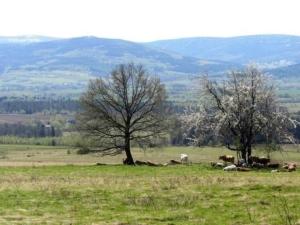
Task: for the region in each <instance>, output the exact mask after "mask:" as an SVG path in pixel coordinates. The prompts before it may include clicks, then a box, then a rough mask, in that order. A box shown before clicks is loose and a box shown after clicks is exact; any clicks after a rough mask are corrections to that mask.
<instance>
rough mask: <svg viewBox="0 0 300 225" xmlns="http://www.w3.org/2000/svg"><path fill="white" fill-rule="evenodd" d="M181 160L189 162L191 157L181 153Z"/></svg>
mask: <svg viewBox="0 0 300 225" xmlns="http://www.w3.org/2000/svg"><path fill="white" fill-rule="evenodd" d="M180 161H181V163H185V164H187V163H188V162H189V157H188V155H187V154H180Z"/></svg>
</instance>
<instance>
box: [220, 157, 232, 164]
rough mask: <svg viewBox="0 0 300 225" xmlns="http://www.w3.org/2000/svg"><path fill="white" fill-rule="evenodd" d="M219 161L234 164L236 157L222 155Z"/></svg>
mask: <svg viewBox="0 0 300 225" xmlns="http://www.w3.org/2000/svg"><path fill="white" fill-rule="evenodd" d="M219 160H223V161H224V162H230V163H232V164H234V156H232V155H221V156H220V157H219Z"/></svg>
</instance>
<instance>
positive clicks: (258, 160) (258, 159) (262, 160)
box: [249, 156, 270, 166]
mask: <svg viewBox="0 0 300 225" xmlns="http://www.w3.org/2000/svg"><path fill="white" fill-rule="evenodd" d="M249 161H250V162H252V163H260V164H263V165H264V166H266V165H267V164H268V163H269V162H270V159H268V158H266V157H258V156H250V157H249Z"/></svg>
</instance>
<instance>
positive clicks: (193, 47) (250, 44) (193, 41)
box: [147, 35, 300, 66]
mask: <svg viewBox="0 0 300 225" xmlns="http://www.w3.org/2000/svg"><path fill="white" fill-rule="evenodd" d="M147 46H151V47H155V48H159V49H163V50H168V51H173V52H177V53H179V54H182V55H185V56H191V57H196V58H205V59H218V60H223V61H228V62H235V63H241V64H245V63H251V62H257V63H269V64H270V66H271V65H272V63H273V66H276V64H277V66H284V65H287V64H291V63H300V37H299V36H292V35H252V36H241V37H230V38H215V37H197V38H182V39H174V40H162V41H154V42H150V43H147Z"/></svg>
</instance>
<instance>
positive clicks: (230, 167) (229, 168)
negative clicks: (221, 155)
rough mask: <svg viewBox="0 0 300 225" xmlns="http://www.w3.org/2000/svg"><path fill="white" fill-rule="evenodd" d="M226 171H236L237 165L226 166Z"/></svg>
mask: <svg viewBox="0 0 300 225" xmlns="http://www.w3.org/2000/svg"><path fill="white" fill-rule="evenodd" d="M223 170H224V171H236V170H237V167H236V165H230V166H226V167H225V168H223Z"/></svg>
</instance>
